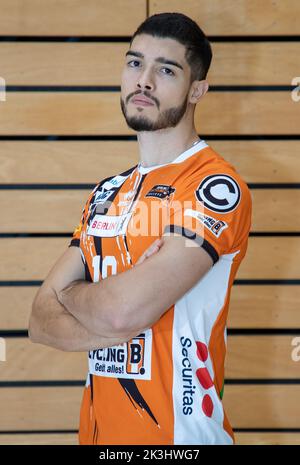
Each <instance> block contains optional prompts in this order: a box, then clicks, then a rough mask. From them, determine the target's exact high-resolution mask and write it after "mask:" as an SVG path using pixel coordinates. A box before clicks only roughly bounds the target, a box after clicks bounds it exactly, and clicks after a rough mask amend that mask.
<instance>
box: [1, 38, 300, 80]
mask: <svg viewBox="0 0 300 465" xmlns="http://www.w3.org/2000/svg"><path fill="white" fill-rule="evenodd" d="M212 47H213V60H212V64H211V67H210V70H209V74H208V76H207V79H208V82H209V84H210V85H211V86H214V85H291V81H292V78H293V77H296V76H298V75H299V70H298V67H297V60H296V57H297V56H299V55H300V43H299V42H280V43H278V42H261V43H257V42H252V43H243V42H234V43H230V42H229V43H227V42H225V43H218V42H217V43H213V44H212ZM127 50H129V42H128V43H118V42H104V43H84V42H75V43H72V42H68V43H64V42H54V43H44V42H40V43H39V42H35V43H32V42H31V43H26V42H24V43H22V42H12V43H11V42H2V43H1V44H0V63H1V76H2V77H4V78H5V81H6V85H7V86H13V85H23V86H25V85H27V86H34V85H39V86H41V85H43V86H47V85H48V86H50V85H52V86H53V85H57V86H58V85H61V86H63V85H65V86H76V85H77V86H79V85H81V86H96V85H97V86H120V85H121V73H122V67H123V66H124V65H125V53H126V51H127ZM233 69H234V72H233Z"/></svg>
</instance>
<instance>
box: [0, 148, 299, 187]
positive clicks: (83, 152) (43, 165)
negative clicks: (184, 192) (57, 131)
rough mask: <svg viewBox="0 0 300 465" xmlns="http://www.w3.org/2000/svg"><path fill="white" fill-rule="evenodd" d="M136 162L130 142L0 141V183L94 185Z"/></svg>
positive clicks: (137, 152) (137, 155) (135, 149)
mask: <svg viewBox="0 0 300 465" xmlns="http://www.w3.org/2000/svg"><path fill="white" fill-rule="evenodd" d="M299 146H300V143H299ZM138 161H139V150H138V145H137V142H134V141H133V142H131V141H99V142H98V141H97V142H94V141H76V142H71V141H58V142H49V143H47V142H40V141H33V142H31V141H30V142H29V141H18V142H14V141H13V142H12V141H0V165H1V172H0V182H3V183H89V184H96V183H97V182H99V181H100V180H101V179H104V178H106V177H108V176H112V175H114V174H118V173H122V172H123V171H126V170H127V169H128V167H130V166H134V165H136V164H137V163H138ZM293 172H294V173H295V171H293Z"/></svg>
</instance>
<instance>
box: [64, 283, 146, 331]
mask: <svg viewBox="0 0 300 465" xmlns="http://www.w3.org/2000/svg"><path fill="white" fill-rule="evenodd" d="M114 278H115V276H111V277H109V278H106V279H105V280H104V281H100V282H97V283H90V282H88V281H84V280H78V281H74V282H72V283H70V285H69V286H67V287H66V288H65V289H63V290H62V291H61V292H59V293H58V299H59V301H60V302H61V303H62V304H63V306H65V308H66V309H67V310H68V311H69V312H70V313H71V314H72V315H73V316H74V317H75V318H76V319H77V320H78V321H80V323H81V324H82V325H83V326H84V327H86V328H87V329H88V330H89V331H93V330H95V331H96V328H97V334H98V335H100V336H103V337H113V338H115V337H123V336H124V335H126V332H125V334H124V332H123V331H122V329H119V328H116V327H115V325H114V319H113V312H112V310H111V309H110V307H109V305H108V302H110V301H112V298H110V296H109V293H108V292H107V286H106V285H107V280H112V279H114ZM115 313H116V312H115ZM143 330H145V328H141V329H140V330H137V334H138V333H139V332H141V331H143Z"/></svg>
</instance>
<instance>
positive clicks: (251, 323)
mask: <svg viewBox="0 0 300 465" xmlns="http://www.w3.org/2000/svg"><path fill="white" fill-rule="evenodd" d="M37 290H38V287H37V286H28V287H27V286H25V287H9V286H7V287H6V286H3V287H2V286H1V287H0V303H1V304H0V305H1V308H2V311H1V312H0V330H18V329H25V328H27V327H28V320H29V316H30V312H31V305H32V302H33V299H34V296H35V294H36V293H37ZM299 302H300V286H282V285H272V286H233V288H232V290H231V299H230V309H229V317H228V328H296V329H298V328H299V327H300V312H299Z"/></svg>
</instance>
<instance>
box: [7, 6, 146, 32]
mask: <svg viewBox="0 0 300 465" xmlns="http://www.w3.org/2000/svg"><path fill="white" fill-rule="evenodd" d="M145 18H146V0H114V1H113V2H111V1H109V0H101V1H100V2H99V0H85V2H82V1H81V0H72V2H71V5H70V1H69V0H60V1H59V2H57V1H56V0H48V1H47V8H45V5H44V4H43V2H40V1H39V0H2V1H1V20H0V34H1V35H25V36H26V35H29V36H38V35H45V36H55V35H59V36H94V35H95V36H113V35H116V36H122V35H131V34H133V32H134V31H135V29H136V28H137V27H138V25H139V23H140V22H142V21H144V19H145Z"/></svg>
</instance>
